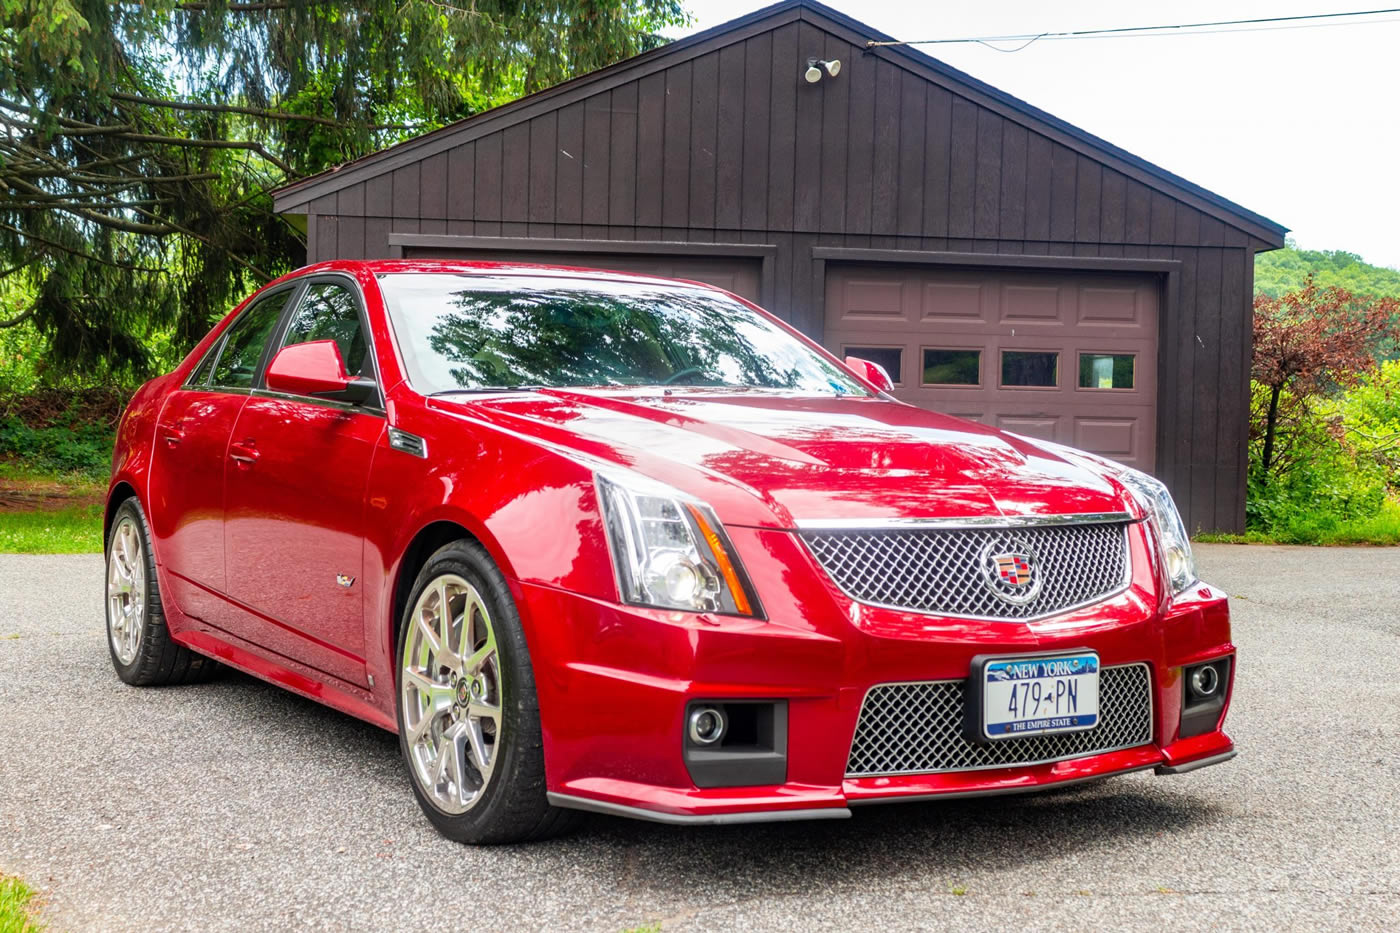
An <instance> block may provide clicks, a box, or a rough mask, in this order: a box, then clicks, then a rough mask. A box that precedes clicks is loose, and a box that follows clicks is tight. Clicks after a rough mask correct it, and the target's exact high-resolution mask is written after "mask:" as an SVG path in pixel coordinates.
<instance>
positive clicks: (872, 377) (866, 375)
mask: <svg viewBox="0 0 1400 933" xmlns="http://www.w3.org/2000/svg"><path fill="white" fill-rule="evenodd" d="M846 365H847V366H849V367H850V368H851V369H853V370H855V372H856V375H857V376H860V377H861V378H863V379H864V380H865V381H866V382H868V383H870V384H871V385H873V386H874V387H875V388H877V389H879V390H880V391H881V392H892V391H894V383H893V382H891V381H890V374H889V373H887V372H885V367H883V366H881V365H880V364H879V363H872V362H870V361H869V360H863V359H861V358H860V357H858V356H848V357H846Z"/></svg>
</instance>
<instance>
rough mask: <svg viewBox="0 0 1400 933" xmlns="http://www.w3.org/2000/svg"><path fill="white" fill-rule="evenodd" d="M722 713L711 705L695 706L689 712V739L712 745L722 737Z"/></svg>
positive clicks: (724, 723) (724, 724) (723, 726)
mask: <svg viewBox="0 0 1400 933" xmlns="http://www.w3.org/2000/svg"><path fill="white" fill-rule="evenodd" d="M726 725H727V723H726V722H725V719H724V713H723V712H722V711H721V710H719V709H716V708H715V707H713V706H697V707H696V708H695V709H693V710H691V712H690V741H692V742H694V743H695V744H696V745H713V744H715V743H716V742H718V741H719V740H720V739H722V738H724V730H725V727H726Z"/></svg>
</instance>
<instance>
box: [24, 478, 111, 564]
mask: <svg viewBox="0 0 1400 933" xmlns="http://www.w3.org/2000/svg"><path fill="white" fill-rule="evenodd" d="M106 492H107V483H106V479H105V477H95V476H90V475H85V474H82V473H59V474H54V473H44V472H41V471H38V470H34V469H32V468H26V467H25V465H23V464H20V463H17V462H15V461H14V460H0V554H100V553H101V552H102V499H103V496H104V495H105V494H106Z"/></svg>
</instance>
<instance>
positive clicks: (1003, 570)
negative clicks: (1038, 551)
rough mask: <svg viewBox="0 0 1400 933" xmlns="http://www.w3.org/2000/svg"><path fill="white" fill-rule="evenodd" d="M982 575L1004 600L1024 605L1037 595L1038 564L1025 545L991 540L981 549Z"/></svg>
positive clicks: (994, 592)
mask: <svg viewBox="0 0 1400 933" xmlns="http://www.w3.org/2000/svg"><path fill="white" fill-rule="evenodd" d="M981 569H982V578H983V580H984V581H986V584H987V589H989V590H991V591H992V595H994V596H996V597H997V598H998V599H1000V600H1002V601H1003V602H1007V603H1010V604H1011V605H1013V606H1024V605H1026V604H1027V603H1029V602H1031V601H1032V600H1034V599H1035V598H1036V597H1037V596H1039V595H1040V586H1041V582H1042V581H1041V576H1040V564H1039V563H1038V562H1037V561H1036V557H1035V552H1034V551H1032V550H1031V549H1030V548H1028V547H1024V546H1018V545H1012V546H1011V547H1005V542H992V543H991V544H988V545H987V546H986V547H985V548H983V550H982V559H981Z"/></svg>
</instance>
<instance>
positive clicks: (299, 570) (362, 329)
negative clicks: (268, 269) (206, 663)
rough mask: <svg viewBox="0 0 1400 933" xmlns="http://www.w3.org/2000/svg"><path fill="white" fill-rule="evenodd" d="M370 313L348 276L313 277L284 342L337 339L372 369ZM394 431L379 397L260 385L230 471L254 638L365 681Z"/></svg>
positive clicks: (242, 595)
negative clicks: (369, 539) (385, 466)
mask: <svg viewBox="0 0 1400 933" xmlns="http://www.w3.org/2000/svg"><path fill="white" fill-rule="evenodd" d="M365 324H366V322H365V318H364V307H363V302H362V301H361V299H360V295H359V292H358V289H357V287H356V286H355V285H354V284H353V282H352V281H351V280H350V279H348V278H346V277H343V276H333V277H318V278H313V279H311V280H309V282H308V284H307V286H306V289H305V291H304V292H303V293H302V294H301V296H300V298H299V300H298V302H297V304H296V306H295V307H294V308H293V309H292V310H291V311H290V313H289V314H288V315H287V322H286V325H285V326H284V327H283V329H282V334H281V337H280V339H279V340H278V342H277V344H278V346H277V348H278V349H280V348H281V347H285V346H290V345H292V344H296V343H304V342H309V341H312V340H326V339H331V340H334V341H335V342H336V345H337V346H338V347H339V349H340V353H341V358H342V359H343V360H344V361H345V364H346V369H347V371H348V372H350V374H351V375H364V376H367V377H370V378H373V377H374V374H375V364H374V353H373V348H372V347H371V345H370V341H369V331H368V328H367V327H366V326H365ZM272 355H275V351H274V353H273V354H269V358H270V357H271V356H272ZM384 433H385V418H384V415H383V411H382V408H381V407H380V404H379V402H378V400H377V399H376V400H374V401H373V402H371V403H369V404H367V405H350V404H348V403H342V402H334V401H328V400H325V399H318V398H311V397H307V396H297V395H288V394H284V393H278V392H272V391H269V390H267V389H265V388H262V387H258V388H255V390H254V391H253V393H252V395H251V397H250V398H249V399H248V402H247V404H245V405H244V406H243V408H242V410H241V411H240V412H239V415H238V420H237V422H236V424H235V426H234V428H233V432H232V435H231V438H232V440H231V443H230V445H229V457H228V461H227V466H226V468H225V474H224V475H225V489H224V544H225V554H226V558H225V564H226V567H227V573H228V591H229V593H230V594H231V595H232V596H233V597H234V599H236V600H237V601H238V602H239V603H240V604H242V605H243V606H244V607H246V608H248V609H250V610H252V615H251V617H250V618H249V619H248V620H246V622H247V624H250V625H252V626H254V628H255V630H256V634H255V636H254V637H253V639H252V640H254V641H256V642H258V643H259V644H261V645H263V646H264V647H266V648H268V649H270V650H272V651H275V652H277V653H278V654H281V655H283V656H285V657H288V658H292V659H295V660H297V661H300V662H302V663H303V664H306V665H308V666H310V667H313V668H315V669H317V670H319V671H322V672H324V673H327V674H330V675H332V676H334V677H338V678H340V679H342V680H346V681H350V682H353V683H356V684H360V685H363V684H365V683H366V680H365V667H364V656H365V625H364V587H363V584H362V583H361V576H362V566H361V565H362V562H363V551H364V545H363V535H364V521H365V489H366V486H367V483H368V480H369V471H370V464H371V461H372V459H373V456H374V451H375V447H376V445H377V444H378V443H379V441H380V438H381V437H382V436H383V435H384Z"/></svg>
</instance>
